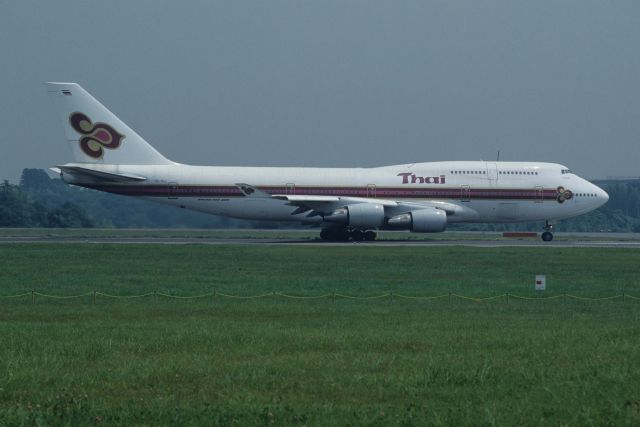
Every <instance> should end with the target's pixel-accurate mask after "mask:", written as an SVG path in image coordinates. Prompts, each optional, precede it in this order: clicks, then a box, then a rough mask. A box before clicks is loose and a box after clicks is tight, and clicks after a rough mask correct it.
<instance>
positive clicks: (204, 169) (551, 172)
mask: <svg viewBox="0 0 640 427" xmlns="http://www.w3.org/2000/svg"><path fill="white" fill-rule="evenodd" d="M73 165H74V164H69V166H73ZM81 166H82V167H84V168H90V169H93V170H96V171H101V172H107V173H114V174H133V175H139V176H143V177H145V180H144V181H142V182H127V183H121V182H112V183H105V182H103V181H101V180H95V181H94V180H91V179H81V178H78V177H75V176H64V175H63V179H65V180H66V181H68V182H69V183H71V184H75V185H80V186H84V187H89V188H95V189H97V190H101V191H107V192H112V193H117V194H124V195H130V196H137V197H143V198H146V199H149V200H153V201H157V202H162V203H168V204H171V205H175V206H179V207H182V208H186V209H192V210H196V211H201V212H207V213H212V214H216V215H224V216H229V217H234V218H244V219H254V220H277V221H297V222H303V223H322V222H323V217H322V216H318V215H315V216H310V215H308V214H307V213H305V212H301V213H296V210H297V207H296V206H293V205H292V204H291V203H290V202H289V201H287V200H282V199H279V198H274V197H247V195H245V194H243V193H242V192H241V191H240V190H239V188H238V184H239V183H246V184H249V185H251V186H253V187H254V188H256V189H258V190H259V191H260V192H261V193H263V194H264V195H265V196H268V195H271V196H273V195H305V196H311V197H314V196H338V197H346V198H351V199H354V198H356V199H358V198H362V199H366V200H367V201H369V202H371V201H373V200H381V201H383V200H389V201H396V202H405V205H404V207H401V208H396V211H395V212H393V213H394V214H398V213H402V211H403V210H404V211H406V210H407V208H406V203H409V204H415V205H416V206H420V204H422V203H426V202H429V203H434V202H436V203H437V202H444V203H447V204H449V205H455V206H457V207H458V208H457V209H458V210H457V211H456V213H455V214H451V215H450V216H449V217H448V222H449V223H454V222H478V223H483V222H518V221H539V220H559V219H564V218H569V217H572V216H576V215H580V214H583V213H586V212H589V211H591V210H593V209H596V208H597V207H599V206H601V205H602V204H604V203H605V202H606V201H607V200H608V195H607V193H606V192H605V191H603V190H602V189H600V188H599V187H597V186H595V185H594V184H591V183H590V182H588V181H586V180H584V179H582V178H580V177H579V176H577V175H575V174H573V173H572V172H571V171H569V170H568V169H567V168H566V167H565V166H562V165H559V164H554V163H534V162H531V163H529V162H485V161H470V162H468V161H465V162H431V163H413V164H403V165H393V166H384V167H375V168H294V167H290V168H289V167H217V166H188V165H181V164H171V165H105V164H92V165H87V164H81Z"/></svg>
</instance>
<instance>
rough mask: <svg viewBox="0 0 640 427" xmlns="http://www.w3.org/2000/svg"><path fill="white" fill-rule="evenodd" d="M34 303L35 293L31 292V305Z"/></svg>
mask: <svg viewBox="0 0 640 427" xmlns="http://www.w3.org/2000/svg"><path fill="white" fill-rule="evenodd" d="M35 303H36V291H31V304H35Z"/></svg>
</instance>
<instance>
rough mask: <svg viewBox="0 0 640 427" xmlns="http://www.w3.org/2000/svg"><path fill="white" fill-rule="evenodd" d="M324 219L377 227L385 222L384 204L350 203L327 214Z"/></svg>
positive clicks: (364, 226)
mask: <svg viewBox="0 0 640 427" xmlns="http://www.w3.org/2000/svg"><path fill="white" fill-rule="evenodd" d="M324 220H325V221H327V222H336V223H341V224H347V225H350V226H352V227H358V228H376V227H380V226H381V225H383V224H384V206H382V205H378V204H374V203H358V204H356V205H349V206H346V207H344V208H340V209H337V210H335V211H334V212H333V213H331V215H326V216H325V217H324Z"/></svg>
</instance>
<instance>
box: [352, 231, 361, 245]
mask: <svg viewBox="0 0 640 427" xmlns="http://www.w3.org/2000/svg"><path fill="white" fill-rule="evenodd" d="M351 239H353V241H354V242H359V241H360V240H363V239H364V233H363V232H362V230H353V231H352V232H351Z"/></svg>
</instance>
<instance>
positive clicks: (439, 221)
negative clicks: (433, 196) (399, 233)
mask: <svg viewBox="0 0 640 427" xmlns="http://www.w3.org/2000/svg"><path fill="white" fill-rule="evenodd" d="M387 224H388V225H389V226H390V227H394V228H405V229H406V228H408V229H410V230H411V231H415V232H418V233H438V232H441V231H444V229H445V228H446V227H447V214H446V212H445V211H443V210H441V209H436V208H426V209H420V210H416V211H411V212H407V213H404V214H401V215H396V216H394V217H391V218H389V221H388V223H387Z"/></svg>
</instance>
